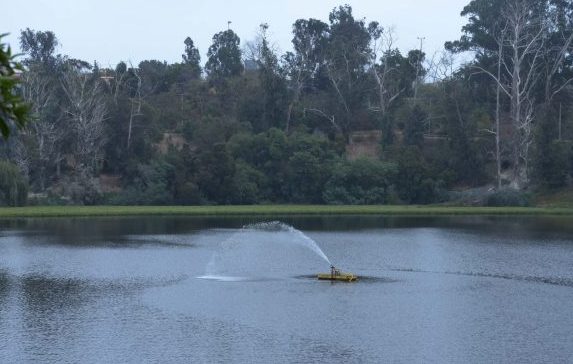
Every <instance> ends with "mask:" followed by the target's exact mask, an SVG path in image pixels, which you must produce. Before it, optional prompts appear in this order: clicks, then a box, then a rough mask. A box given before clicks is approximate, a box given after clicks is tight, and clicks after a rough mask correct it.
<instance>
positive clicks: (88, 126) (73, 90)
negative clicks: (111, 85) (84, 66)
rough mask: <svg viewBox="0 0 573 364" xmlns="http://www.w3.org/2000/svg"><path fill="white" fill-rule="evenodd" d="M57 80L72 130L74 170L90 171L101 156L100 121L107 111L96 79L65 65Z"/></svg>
mask: <svg viewBox="0 0 573 364" xmlns="http://www.w3.org/2000/svg"><path fill="white" fill-rule="evenodd" d="M61 84H62V89H63V90H64V93H65V95H66V98H67V106H66V109H65V115H67V117H68V121H69V123H70V128H71V130H72V131H73V134H74V143H73V147H72V149H73V151H74V155H75V157H76V159H77V162H78V164H77V166H76V172H78V173H85V172H86V171H89V172H90V173H89V174H90V175H93V173H95V172H96V169H97V166H98V162H99V161H101V158H102V148H103V144H104V125H103V121H104V118H105V115H106V113H107V107H106V104H105V100H104V97H103V93H102V89H101V87H100V86H101V85H100V80H98V79H96V80H93V79H91V75H89V74H85V73H82V72H81V71H80V70H78V69H75V68H69V69H68V70H66V71H65V72H64V73H63V74H62V77H61Z"/></svg>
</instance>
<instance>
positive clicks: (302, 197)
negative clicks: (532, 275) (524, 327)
mask: <svg viewBox="0 0 573 364" xmlns="http://www.w3.org/2000/svg"><path fill="white" fill-rule="evenodd" d="M516 14H517V15H520V16H516ZM462 15H463V16H466V17H467V22H468V23H467V25H465V26H464V27H463V29H462V37H461V38H460V39H459V40H457V41H454V42H448V43H447V44H446V48H447V51H444V53H443V55H442V56H441V57H438V56H435V57H433V58H432V60H428V59H427V58H426V55H425V53H424V52H423V49H413V50H410V51H408V52H402V51H400V50H399V49H397V48H395V46H394V45H393V38H392V37H393V35H392V32H391V30H388V29H384V28H383V27H382V26H380V24H379V23H378V22H375V21H373V22H367V21H366V20H365V19H357V18H355V17H354V15H353V12H352V9H351V8H350V7H349V6H340V7H337V8H335V9H333V10H332V11H331V13H330V14H329V17H328V22H323V21H321V20H317V19H299V20H297V21H296V22H295V23H294V24H293V40H292V43H293V49H292V51H290V52H286V53H285V54H283V55H281V54H278V53H277V51H276V50H275V49H274V47H273V42H272V39H269V32H268V28H269V25H267V24H261V26H260V32H259V34H258V35H257V37H256V39H254V40H253V41H250V42H246V45H241V40H240V39H239V37H238V36H237V34H235V32H234V31H233V30H232V29H228V30H225V31H221V32H219V33H217V34H215V35H214V37H213V43H212V45H211V46H210V47H209V49H208V52H207V59H206V62H205V65H204V67H203V68H202V65H201V57H200V51H199V50H198V49H197V48H196V47H195V44H194V42H193V40H192V39H191V38H190V37H188V38H186V39H185V40H184V42H183V46H184V48H183V47H182V48H183V53H182V62H181V63H175V64H168V63H166V62H160V61H157V60H145V61H142V62H140V63H139V64H138V65H132V64H126V63H124V62H121V63H119V64H118V65H117V66H116V67H115V68H114V69H103V68H101V67H100V66H99V65H98V64H93V65H91V64H88V63H86V62H83V61H81V60H77V59H74V58H72V57H69V56H66V55H61V54H56V49H57V47H56V46H57V45H58V41H57V38H56V36H55V35H54V34H53V33H52V32H43V31H39V32H38V31H32V30H30V29H26V30H25V31H23V32H22V34H21V38H20V41H21V48H22V49H23V51H24V52H25V53H26V55H27V58H25V59H24V61H23V64H24V66H25V71H24V72H23V74H22V85H21V90H20V91H21V96H22V97H23V98H24V99H25V100H26V101H27V102H29V103H30V105H31V106H32V113H33V116H34V119H35V122H33V123H31V124H30V125H29V127H28V128H27V129H26V130H23V131H20V132H19V133H17V134H15V135H14V136H13V138H11V139H10V140H9V141H7V142H6V141H4V142H3V144H2V146H1V150H0V151H1V153H2V156H3V158H4V159H7V160H10V161H11V162H12V163H14V164H15V165H17V166H18V168H19V170H20V172H21V174H22V175H23V176H24V180H27V181H29V184H30V186H29V187H30V190H31V191H33V192H35V193H37V194H38V195H39V196H44V197H45V198H46V199H50V201H61V202H65V203H75V204H116V205H191V204H204V205H222V204H267V203H312V204H323V203H326V204H336V205H344V204H430V203H439V202H445V201H446V200H447V199H448V196H452V194H448V193H447V191H449V190H457V191H460V190H462V191H463V190H466V189H474V188H476V189H475V190H477V187H482V188H483V189H484V190H486V191H487V190H493V189H496V190H498V192H497V193H490V194H484V195H482V198H481V199H476V200H477V202H476V204H492V205H513V204H515V205H525V204H528V203H529V202H528V200H527V201H526V199H522V198H521V197H523V196H525V195H524V194H522V193H521V192H516V191H513V190H528V191H531V190H534V189H536V188H540V189H544V190H547V189H549V190H551V189H555V188H563V187H566V186H568V185H569V184H570V183H571V176H572V172H573V153H572V149H571V148H572V143H571V138H572V137H573V129H572V128H571V116H570V104H571V99H572V96H573V87H572V85H573V83H571V82H570V81H571V80H572V79H573V56H572V54H573V6H572V5H571V4H570V2H563V1H558V0H544V1H533V0H502V1H490V0H473V1H471V2H470V3H469V4H468V5H467V6H466V7H465V8H464V9H463V12H462ZM515 22H523V23H520V24H517V25H519V26H518V27H512V26H511V25H515V24H514V23H515ZM511 29H519V34H517V33H515V32H513V33H512V31H511ZM522 42H527V44H530V46H529V47H525V48H524V47H523V44H522ZM467 50H471V51H473V53H472V57H473V58H471V59H469V60H468V61H467V62H466V63H463V64H462V63H461V62H460V60H459V59H458V58H456V57H457V55H458V54H459V53H460V52H463V51H467ZM466 59H468V57H466ZM520 80H527V81H526V82H521V81H520ZM484 186H485V187H484ZM510 190H511V191H510Z"/></svg>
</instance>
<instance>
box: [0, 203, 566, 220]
mask: <svg viewBox="0 0 573 364" xmlns="http://www.w3.org/2000/svg"><path fill="white" fill-rule="evenodd" d="M268 215H276V216H281V215H282V216H288V215H299V216H304V215H307V216H313V215H380V216H408V215H413V216H416V215H426V216H429V215H442V216H445V215H482V216H483V215H518V216H543V215H554V216H573V208H562V207H454V206H431V205H430V206H417V205H408V206H387V205H367V206H362V205H358V206H356V205H354V206H350V205H232V206H27V207H2V208H0V218H2V219H5V218H42V217H106V216H197V217H201V216H229V217H232V216H268Z"/></svg>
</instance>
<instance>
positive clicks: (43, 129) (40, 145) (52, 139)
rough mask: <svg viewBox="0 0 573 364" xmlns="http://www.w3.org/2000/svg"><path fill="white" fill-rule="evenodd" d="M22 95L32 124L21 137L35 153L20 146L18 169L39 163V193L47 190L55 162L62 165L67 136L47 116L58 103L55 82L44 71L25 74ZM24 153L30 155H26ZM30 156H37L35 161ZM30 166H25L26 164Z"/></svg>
mask: <svg viewBox="0 0 573 364" xmlns="http://www.w3.org/2000/svg"><path fill="white" fill-rule="evenodd" d="M22 94H23V96H24V99H25V100H26V101H27V102H28V103H29V104H30V105H31V107H32V118H33V122H31V123H29V125H28V128H27V129H25V130H23V131H22V133H21V135H20V137H21V138H22V139H30V140H32V143H31V145H30V146H31V147H32V150H28V151H26V150H25V148H23V147H22V145H21V143H19V144H18V146H19V147H20V148H17V150H18V153H17V155H18V159H19V161H20V163H19V166H20V168H21V169H22V170H26V171H28V170H29V169H30V164H31V163H32V162H33V159H35V160H36V163H34V164H37V167H36V168H38V174H39V183H40V190H41V191H44V190H45V188H46V177H47V176H46V170H47V168H48V166H50V164H52V163H56V164H57V163H59V161H60V158H59V156H60V155H61V153H60V149H61V140H62V138H63V136H64V132H65V131H64V129H63V128H61V127H59V126H58V125H57V124H58V119H57V118H55V120H52V119H54V118H53V115H52V118H50V117H48V115H47V112H48V111H47V110H48V109H49V108H51V107H53V106H54V105H53V104H54V103H55V102H56V101H55V98H54V92H53V84H52V80H51V79H50V78H49V77H48V76H47V75H45V74H43V73H42V72H40V71H38V70H36V69H35V68H34V67H31V68H30V69H28V70H27V71H26V72H24V73H23V74H22ZM24 154H28V156H25V155H24ZM30 154H33V155H34V156H35V157H34V158H32V157H31V156H30ZM25 162H26V163H28V165H27V166H24V165H23V163H25Z"/></svg>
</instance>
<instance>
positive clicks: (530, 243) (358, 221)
mask: <svg viewBox="0 0 573 364" xmlns="http://www.w3.org/2000/svg"><path fill="white" fill-rule="evenodd" d="M276 219H278V217H273V218H272V219H269V218H256V217H245V218H185V217H153V218H142V217H137V218H98V219H83V218H80V219H14V220H2V221H0V342H2V345H0V358H2V359H0V362H7V363H16V362H42V363H45V362H82V363H92V362H93V363H95V362H128V363H140V362H182V363H187V362H259V363H269V362H304V363H311V362H338V363H348V362H452V363H460V362H569V361H571V359H572V358H573V347H572V346H571V343H572V342H573V330H572V329H571V327H573V317H572V316H571V314H570V313H571V309H570V303H571V302H573V265H572V264H571V262H572V261H573V242H572V241H573V224H571V219H570V218H562V217H559V218H557V217H555V218H553V217H519V218H517V217H380V216H359V217H321V216H315V217H310V218H306V217H305V218H303V217H292V216H291V217H285V218H280V219H281V220H282V221H284V222H285V223H287V224H290V225H292V226H294V227H296V228H297V229H300V230H302V231H303V232H304V233H305V234H306V235H308V236H309V237H310V238H312V240H314V241H316V242H317V243H318V245H319V246H320V248H322V250H324V252H325V253H326V255H328V257H329V258H330V259H331V260H332V261H333V263H334V264H335V265H338V266H340V267H341V268H343V270H348V271H352V272H354V273H357V274H359V275H360V276H361V279H360V281H359V282H356V283H352V284H347V283H340V282H319V281H317V280H315V279H314V277H315V275H314V274H315V273H317V272H319V271H324V270H325V269H328V267H327V266H325V263H324V261H323V260H321V259H320V258H317V257H316V255H313V253H312V252H311V251H310V250H309V249H306V250H305V249H298V248H300V246H298V248H296V247H293V249H292V250H288V249H286V250H285V247H286V246H290V245H289V244H287V243H288V242H287V241H286V240H288V239H289V238H288V235H284V234H283V235H280V236H277V235H276V234H275V235H273V234H269V233H268V232H267V233H257V232H254V233H253V232H249V234H246V235H245V234H243V235H241V234H238V232H240V230H238V229H240V228H241V227H242V226H244V225H247V224H253V223H257V222H260V221H266V220H276ZM241 236H243V237H245V239H246V240H248V241H245V244H241V242H238V243H239V244H238V245H234V248H233V249H231V250H229V251H225V256H224V257H225V259H224V265H225V266H227V267H228V266H233V270H235V271H243V272H250V273H253V272H255V273H253V274H250V275H246V276H244V277H241V276H240V275H229V276H228V275H218V276H209V275H206V270H207V269H206V268H207V264H208V262H209V261H211V260H212V259H213V257H214V256H216V254H217V253H219V254H220V249H221V246H222V243H223V242H226V241H227V242H228V241H234V240H233V239H235V240H236V239H237V237H239V238H240V237H241ZM281 239H283V240H285V239H286V240H285V241H281ZM253 241H254V242H255V243H253ZM295 245H296V244H295ZM253 247H254V248H253ZM261 247H264V249H261ZM255 248H256V249H255ZM249 249H250V250H249ZM255 251H258V252H259V253H257V254H255ZM309 254H310V255H309ZM279 259H282V261H283V262H284V264H282V265H280V269H278V268H277V266H276V264H275V270H274V271H273V272H272V274H270V273H271V272H270V270H272V267H273V262H276V261H277V260H279ZM241 267H243V268H241ZM245 267H246V268H245ZM253 267H255V268H256V267H258V268H256V269H255V268H253ZM261 267H263V268H261ZM269 267H270V268H269ZM267 273H269V274H267Z"/></svg>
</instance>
